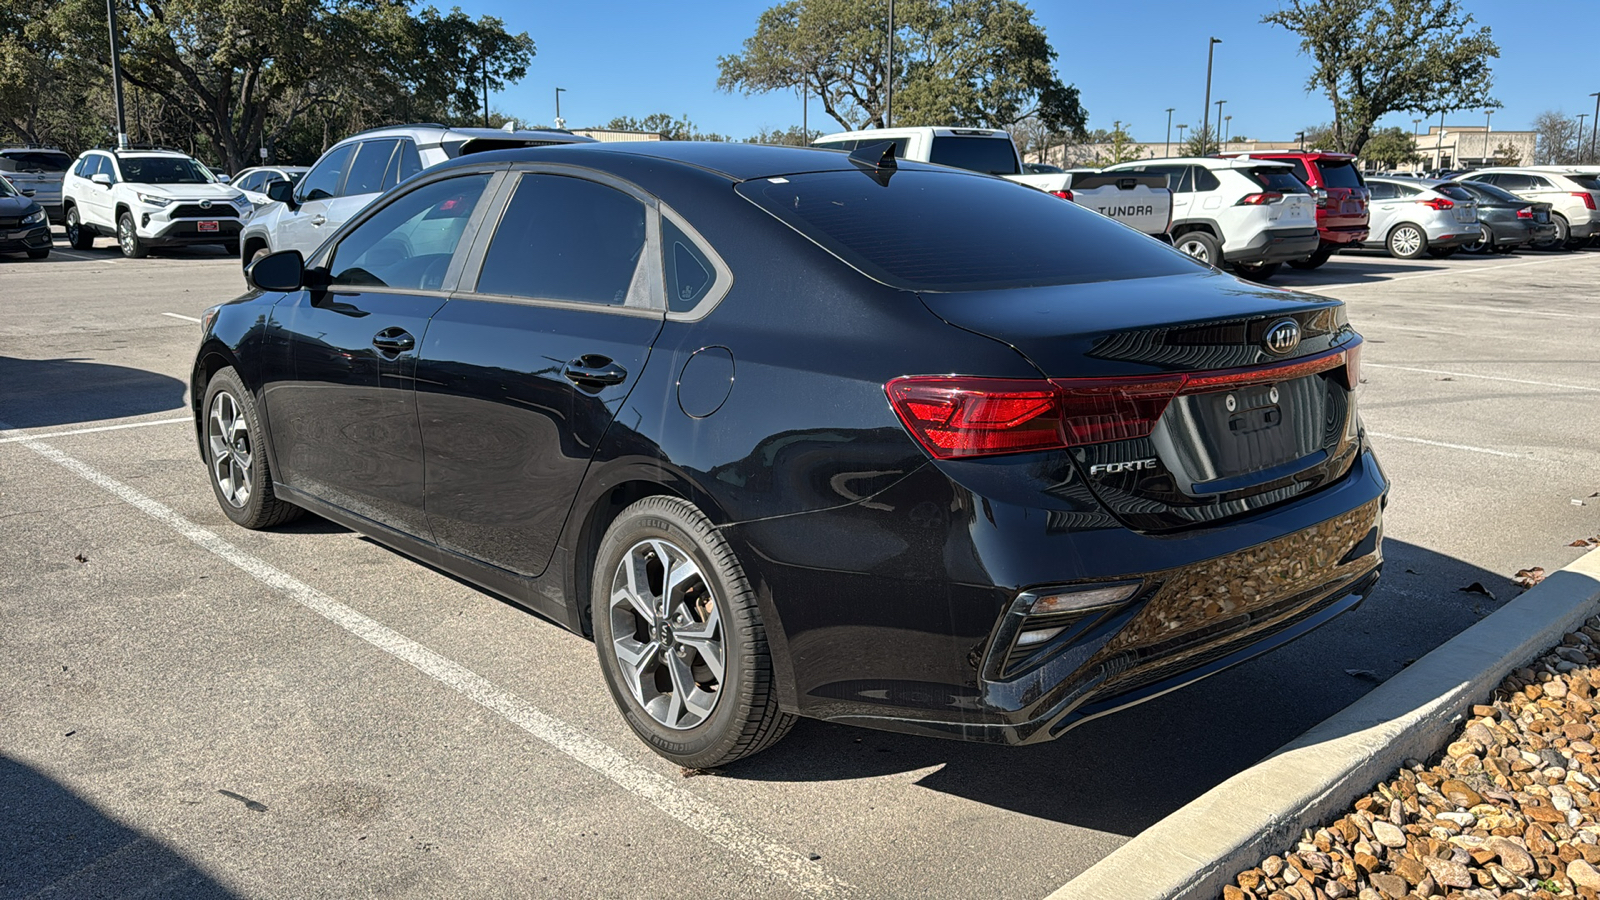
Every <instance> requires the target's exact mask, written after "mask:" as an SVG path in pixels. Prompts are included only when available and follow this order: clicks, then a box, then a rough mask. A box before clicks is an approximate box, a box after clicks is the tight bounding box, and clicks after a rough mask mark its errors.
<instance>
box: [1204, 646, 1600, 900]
mask: <svg viewBox="0 0 1600 900" xmlns="http://www.w3.org/2000/svg"><path fill="white" fill-rule="evenodd" d="M1597 706H1600V616H1596V617H1594V618H1591V619H1590V620H1589V621H1588V622H1587V623H1586V624H1585V625H1584V627H1582V628H1580V629H1579V630H1578V631H1576V632H1573V633H1571V634H1568V635H1566V636H1565V637H1564V638H1563V639H1562V641H1561V644H1560V645H1559V646H1557V647H1555V648H1553V649H1551V650H1550V651H1548V652H1546V653H1545V654H1544V655H1543V656H1541V657H1540V658H1539V659H1537V660H1535V661H1534V662H1532V663H1530V664H1529V665H1527V666H1526V667H1524V668H1520V669H1517V670H1516V671H1514V672H1512V673H1511V675H1510V676H1509V677H1507V678H1506V680H1505V681H1504V682H1502V683H1501V684H1500V686H1499V687H1498V688H1497V689H1496V690H1495V692H1494V695H1493V696H1492V697H1491V698H1490V699H1489V702H1488V703H1485V704H1482V705H1478V706H1474V707H1472V710H1471V714H1470V716H1469V717H1468V718H1467V721H1466V722H1465V724H1464V725H1463V726H1462V728H1461V730H1460V732H1458V733H1457V735H1456V736H1455V740H1454V741H1453V742H1452V743H1450V744H1449V746H1448V747H1446V749H1445V751H1444V752H1443V753H1442V754H1441V755H1440V756H1439V758H1438V759H1436V760H1434V761H1433V763H1432V764H1431V765H1429V764H1426V763H1423V762H1420V761H1418V760H1407V763H1406V765H1405V767H1404V768H1402V769H1400V770H1399V771H1398V772H1396V773H1395V776H1394V777H1393V778H1392V779H1390V780H1389V781H1385V782H1383V783H1381V784H1379V785H1378V786H1377V788H1376V789H1374V790H1373V791H1372V793H1370V794H1367V795H1366V796H1364V797H1362V798H1361V799H1359V800H1357V801H1356V802H1355V804H1354V805H1353V807H1352V808H1351V810H1350V812H1348V813H1347V814H1345V815H1343V816H1341V817H1340V818H1339V819H1337V820H1336V821H1334V822H1331V823H1328V824H1327V825H1325V826H1324V827H1321V828H1317V829H1314V830H1311V831H1307V832H1306V834H1305V835H1304V838H1303V839H1302V840H1301V841H1300V842H1299V844H1298V845H1297V846H1296V847H1294V848H1293V849H1292V851H1291V852H1287V853H1285V854H1283V855H1281V856H1278V855H1274V856H1269V857H1267V858H1266V859H1264V860H1262V861H1261V862H1260V863H1259V864H1258V865H1257V866H1255V867H1254V868H1252V869H1249V870H1246V871H1244V872H1241V873H1239V875H1238V877H1237V878H1236V879H1235V883H1234V885H1230V886H1228V887H1227V888H1225V889H1224V890H1223V898H1224V900H1245V898H1254V900H1340V898H1347V897H1348V898H1358V900H1409V898H1424V900H1433V898H1444V900H1486V898H1491V897H1526V898H1549V900H1553V898H1557V897H1581V898H1584V900H1597V898H1600V750H1597V749H1596V744H1600V737H1597V735H1596V732H1597V730H1600V714H1597V712H1596V707H1597Z"/></svg>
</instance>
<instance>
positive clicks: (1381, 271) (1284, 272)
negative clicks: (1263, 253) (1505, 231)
mask: <svg viewBox="0 0 1600 900" xmlns="http://www.w3.org/2000/svg"><path fill="white" fill-rule="evenodd" d="M1468 258H1469V259H1470V258H1472V257H1468ZM1453 262H1455V261H1454V260H1448V259H1442V260H1428V261H1426V262H1421V263H1413V264H1411V265H1400V264H1397V263H1396V261H1395V260H1392V259H1390V258H1389V257H1388V256H1385V255H1381V254H1378V253H1374V254H1371V255H1365V254H1363V255H1362V256H1354V255H1351V254H1349V253H1341V254H1339V255H1337V256H1335V257H1333V258H1332V259H1330V260H1328V261H1327V262H1326V263H1324V264H1323V265H1322V266H1321V267H1320V268H1316V269H1293V268H1290V267H1288V266H1284V267H1283V268H1281V269H1279V270H1278V274H1276V275H1274V276H1273V278H1272V281H1271V282H1269V283H1270V284H1271V286H1273V287H1282V288H1291V289H1293V288H1311V287H1316V286H1318V285H1323V284H1340V285H1346V284H1380V283H1382V282H1385V281H1393V280H1394V279H1396V278H1404V277H1406V276H1408V275H1421V274H1423V273H1426V272H1441V271H1444V270H1445V269H1447V268H1449V267H1450V265H1451V264H1452V263H1453Z"/></svg>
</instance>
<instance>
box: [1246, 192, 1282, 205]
mask: <svg viewBox="0 0 1600 900" xmlns="http://www.w3.org/2000/svg"><path fill="white" fill-rule="evenodd" d="M1282 199H1283V194H1281V193H1279V192H1278V191H1262V192H1261V193H1259V194H1246V195H1244V196H1243V197H1240V198H1239V203H1238V204H1237V205H1239V206H1265V205H1266V204H1268V203H1277V202H1278V201H1279V200H1282Z"/></svg>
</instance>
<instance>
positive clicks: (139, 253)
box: [117, 212, 150, 259]
mask: <svg viewBox="0 0 1600 900" xmlns="http://www.w3.org/2000/svg"><path fill="white" fill-rule="evenodd" d="M117 246H119V247H121V248H122V255H123V256H125V257H127V258H128V259H144V258H145V257H146V256H148V255H149V253H150V249H149V248H148V247H146V246H145V245H144V241H141V240H139V231H138V229H136V228H134V227H133V213H126V212H125V213H123V214H122V215H120V216H118V217H117Z"/></svg>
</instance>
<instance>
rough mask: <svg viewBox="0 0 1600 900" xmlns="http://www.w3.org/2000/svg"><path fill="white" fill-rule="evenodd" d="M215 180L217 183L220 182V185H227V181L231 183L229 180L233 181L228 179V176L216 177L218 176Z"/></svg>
mask: <svg viewBox="0 0 1600 900" xmlns="http://www.w3.org/2000/svg"><path fill="white" fill-rule="evenodd" d="M217 180H218V181H220V182H222V183H223V184H227V183H228V182H229V181H231V180H233V179H232V178H230V177H229V176H227V175H218V176H217Z"/></svg>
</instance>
